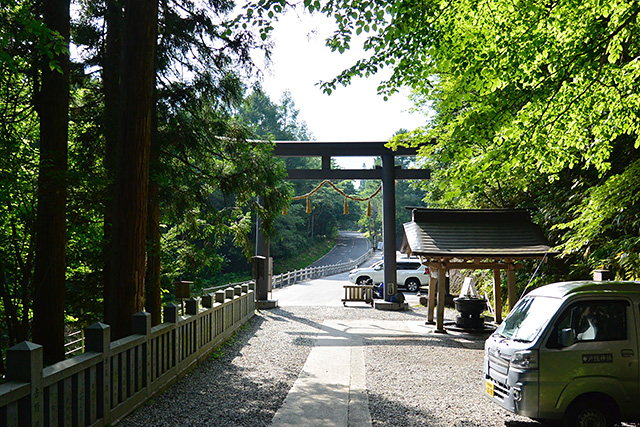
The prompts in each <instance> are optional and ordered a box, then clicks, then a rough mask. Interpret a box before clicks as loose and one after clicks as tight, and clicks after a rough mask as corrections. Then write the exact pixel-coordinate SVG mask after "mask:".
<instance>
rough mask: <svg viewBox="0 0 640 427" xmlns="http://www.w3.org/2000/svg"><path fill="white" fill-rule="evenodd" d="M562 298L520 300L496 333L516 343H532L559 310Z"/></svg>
mask: <svg viewBox="0 0 640 427" xmlns="http://www.w3.org/2000/svg"><path fill="white" fill-rule="evenodd" d="M561 303H562V300H561V299H560V298H548V297H530V298H524V299H522V300H520V302H519V303H518V304H516V306H515V307H514V309H513V310H512V311H511V313H509V315H508V316H507V318H506V319H504V322H502V324H501V325H500V327H498V329H497V330H496V333H497V334H499V335H500V336H502V337H504V338H510V339H512V340H514V341H521V342H531V341H533V340H534V339H535V338H536V337H537V336H538V334H539V333H540V331H541V330H542V329H543V328H544V327H545V326H546V324H547V323H549V320H550V319H551V316H553V314H554V313H555V312H556V310H558V307H560V304H561Z"/></svg>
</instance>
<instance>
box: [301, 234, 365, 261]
mask: <svg viewBox="0 0 640 427" xmlns="http://www.w3.org/2000/svg"><path fill="white" fill-rule="evenodd" d="M369 248H371V242H370V241H369V239H367V238H366V237H364V236H363V235H362V233H359V232H357V231H340V232H339V234H338V238H337V239H336V245H335V246H334V247H333V249H331V250H330V251H329V253H328V254H326V255H325V256H323V257H322V258H320V259H319V260H318V261H316V262H314V263H313V264H311V267H319V266H321V265H331V264H340V263H343V262H349V261H353V260H356V259H358V258H359V257H360V256H362V255H363V254H364V253H365V252H367V251H368V250H369Z"/></svg>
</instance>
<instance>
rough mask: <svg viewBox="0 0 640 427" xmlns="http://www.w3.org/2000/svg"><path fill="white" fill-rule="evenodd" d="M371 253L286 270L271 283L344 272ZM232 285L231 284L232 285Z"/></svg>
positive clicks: (283, 283)
mask: <svg viewBox="0 0 640 427" xmlns="http://www.w3.org/2000/svg"><path fill="white" fill-rule="evenodd" d="M372 253H373V249H369V250H368V251H367V252H365V253H364V254H363V255H361V256H360V257H359V258H358V259H356V260H354V261H349V262H344V263H340V264H331V265H322V266H320V267H307V268H303V269H301V270H295V271H287V272H286V273H282V274H278V275H275V276H273V277H272V279H271V284H272V287H273V289H277V288H283V287H285V286H289V285H293V284H295V283H300V282H304V281H305V280H313V279H318V278H320V277H325V276H331V275H333V274H339V273H344V272H345V271H349V270H351V269H353V268H356V267H358V266H359V265H360V264H362V263H363V262H364V261H366V260H367V259H368V258H369V257H371V254H372ZM246 283H249V282H239V283H234V284H233V285H244V284H246ZM233 285H232V286H233ZM216 289H217V287H213V288H205V289H203V290H202V292H205V293H206V292H211V291H214V290H216Z"/></svg>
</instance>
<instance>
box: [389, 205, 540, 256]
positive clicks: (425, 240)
mask: <svg viewBox="0 0 640 427" xmlns="http://www.w3.org/2000/svg"><path fill="white" fill-rule="evenodd" d="M407 209H411V210H412V212H413V220H412V221H411V222H408V223H405V224H404V233H403V241H402V247H401V251H402V252H404V253H407V254H413V255H419V256H423V257H425V258H429V259H433V260H452V259H457V260H472V259H473V260H479V259H491V260H506V259H510V260H513V259H525V258H542V257H544V256H545V254H548V253H549V252H550V250H551V246H550V245H549V242H548V241H547V239H546V238H545V236H544V235H543V233H542V230H541V229H540V227H539V226H538V225H536V224H534V223H533V222H531V216H530V214H529V211H527V210H524V209H428V208H419V207H410V208H407Z"/></svg>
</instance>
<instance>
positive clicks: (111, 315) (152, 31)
mask: <svg viewBox="0 0 640 427" xmlns="http://www.w3.org/2000/svg"><path fill="white" fill-rule="evenodd" d="M157 22H158V2H157V0H128V1H126V2H125V16H124V25H123V33H122V34H123V39H122V48H123V55H122V64H121V68H120V69H121V74H120V84H121V86H120V112H121V114H120V117H119V136H118V141H117V147H116V175H115V182H114V195H113V229H112V236H111V242H112V248H113V250H112V252H111V272H110V279H111V280H110V283H109V284H108V290H107V292H108V295H109V296H108V298H109V304H108V306H107V311H106V312H105V320H106V322H107V323H108V324H109V325H111V328H112V332H111V337H112V339H118V338H121V337H124V336H126V335H128V334H130V332H131V316H132V315H133V314H134V313H136V312H138V311H140V310H142V308H143V304H144V277H145V242H146V231H147V202H148V180H149V149H150V144H151V118H152V111H153V90H154V82H155V70H154V55H155V47H156V34H157Z"/></svg>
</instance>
